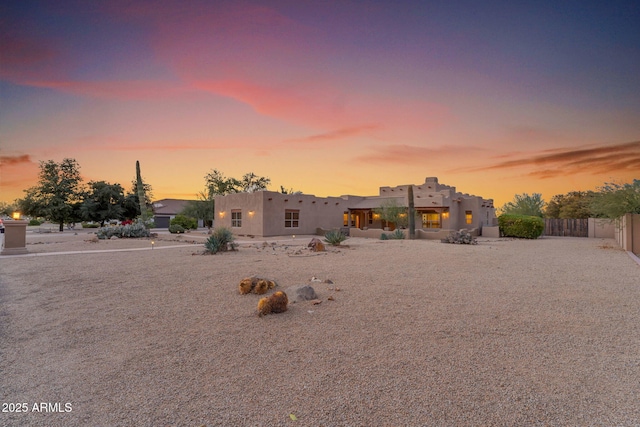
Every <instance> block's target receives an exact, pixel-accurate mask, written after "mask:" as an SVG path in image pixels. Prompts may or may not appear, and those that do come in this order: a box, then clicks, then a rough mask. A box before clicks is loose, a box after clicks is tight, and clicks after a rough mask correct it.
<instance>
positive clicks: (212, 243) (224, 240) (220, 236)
mask: <svg viewBox="0 0 640 427" xmlns="http://www.w3.org/2000/svg"><path fill="white" fill-rule="evenodd" d="M233 239H234V238H233V233H232V232H231V230H229V229H228V228H226V227H218V228H216V229H215V230H213V233H212V234H211V236H209V238H208V239H207V241H206V242H205V243H204V247H205V249H206V251H207V252H209V253H211V254H217V253H218V252H225V251H227V250H229V249H231V250H235V248H236V247H235V245H234V243H233Z"/></svg>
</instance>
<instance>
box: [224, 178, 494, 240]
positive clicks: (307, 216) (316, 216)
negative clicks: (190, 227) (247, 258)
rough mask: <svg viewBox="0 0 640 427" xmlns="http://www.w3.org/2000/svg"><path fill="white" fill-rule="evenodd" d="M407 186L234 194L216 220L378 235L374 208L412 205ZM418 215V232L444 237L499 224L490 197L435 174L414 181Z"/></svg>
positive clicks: (261, 230) (244, 227)
mask: <svg viewBox="0 0 640 427" xmlns="http://www.w3.org/2000/svg"><path fill="white" fill-rule="evenodd" d="M408 187H409V186H408V185H400V186H397V187H381V188H380V194H379V195H378V196H371V197H364V196H340V197H316V196H313V195H307V194H282V193H278V192H273V191H258V192H254V193H235V194H229V195H226V196H217V197H216V199H215V205H216V212H215V220H216V225H219V226H225V227H228V228H230V229H231V230H232V231H233V232H234V234H237V235H246V236H260V237H264V236H283V235H293V234H317V233H318V232H319V231H321V230H327V229H346V230H349V234H350V235H352V236H362V237H380V234H381V233H382V232H383V230H384V228H387V229H389V230H393V229H394V228H395V225H394V224H384V223H383V222H382V221H381V219H380V217H379V215H378V214H376V213H375V211H374V210H375V209H376V208H379V207H381V206H382V205H383V204H384V203H385V201H387V200H389V199H395V202H396V204H397V205H398V206H408V200H407V189H408ZM413 193H414V204H415V209H416V213H417V214H418V218H417V220H416V230H417V231H416V237H418V238H427V239H429V238H433V239H436V238H443V237H446V236H447V235H448V234H449V232H450V231H452V230H459V229H461V228H466V229H469V230H472V231H473V232H474V234H476V235H478V234H481V232H482V227H483V226H494V225H496V224H495V223H496V216H495V209H494V207H493V200H492V199H483V198H482V197H478V196H472V195H469V194H463V193H459V192H457V191H456V188H455V187H450V186H448V185H443V184H440V183H438V179H437V178H435V177H429V178H426V180H425V182H424V184H420V185H413Z"/></svg>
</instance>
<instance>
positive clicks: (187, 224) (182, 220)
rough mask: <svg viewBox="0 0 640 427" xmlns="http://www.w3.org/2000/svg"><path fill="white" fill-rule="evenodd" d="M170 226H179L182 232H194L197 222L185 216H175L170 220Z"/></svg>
mask: <svg viewBox="0 0 640 427" xmlns="http://www.w3.org/2000/svg"><path fill="white" fill-rule="evenodd" d="M170 225H179V226H181V227H182V228H183V229H184V230H195V229H197V228H198V220H197V219H195V218H191V217H188V216H186V215H176V217H175V218H173V219H172V220H171V222H170ZM183 232H184V231H183Z"/></svg>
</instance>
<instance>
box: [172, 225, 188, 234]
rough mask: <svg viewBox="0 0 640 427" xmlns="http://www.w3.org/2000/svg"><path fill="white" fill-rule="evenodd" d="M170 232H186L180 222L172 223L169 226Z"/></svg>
mask: <svg viewBox="0 0 640 427" xmlns="http://www.w3.org/2000/svg"><path fill="white" fill-rule="evenodd" d="M169 233H174V234H175V233H184V227H183V226H181V225H179V224H171V225H170V226H169Z"/></svg>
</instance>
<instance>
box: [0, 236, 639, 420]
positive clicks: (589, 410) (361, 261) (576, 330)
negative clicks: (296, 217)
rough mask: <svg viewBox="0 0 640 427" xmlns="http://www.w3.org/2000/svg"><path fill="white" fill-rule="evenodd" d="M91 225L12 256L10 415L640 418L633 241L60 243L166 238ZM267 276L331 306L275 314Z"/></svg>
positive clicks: (4, 318)
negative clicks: (264, 302) (106, 233)
mask: <svg viewBox="0 0 640 427" xmlns="http://www.w3.org/2000/svg"><path fill="white" fill-rule="evenodd" d="M63 235H64V236H65V237H64V238H63V237H62V236H63ZM87 236H89V235H86V234H79V235H77V236H76V235H74V236H72V237H69V236H68V235H65V234H64V233H62V234H57V233H52V234H51V235H49V236H36V237H30V238H29V240H28V242H29V244H28V245H27V248H28V249H29V251H30V252H32V253H36V252H37V253H39V254H48V253H55V255H51V256H27V257H21V256H14V257H0V304H1V305H0V390H1V391H0V394H1V395H2V402H3V408H2V409H3V412H2V413H0V425H3V426H5V425H6V426H87V425H91V426H131V425H136V426H165V425H167V426H168V425H172V426H173V425H175V426H178V425H179V426H203V425H204V426H245V425H246V426H295V425H300V426H453V425H455V426H478V425H483V426H493V425H495V426H516V425H522V426H523V425H540V426H638V425H640V404H639V402H640V265H638V264H637V263H636V262H634V260H632V259H631V257H629V256H628V255H627V253H626V252H624V251H622V250H620V249H619V248H618V247H617V246H616V244H615V242H614V241H613V240H609V239H586V238H583V239H581V238H551V237H545V238H542V239H538V240H534V241H528V240H511V239H492V240H490V239H482V238H481V239H479V244H478V245H475V246H469V245H450V244H442V243H440V242H439V241H438V242H435V241H426V240H415V241H392V240H390V241H378V240H368V239H357V238H352V239H348V240H347V241H346V242H344V244H345V245H346V247H343V248H332V247H329V248H328V251H327V252H325V253H318V254H315V253H311V252H308V250H307V249H306V243H307V242H308V239H306V237H305V238H302V237H300V238H298V239H296V240H282V241H269V242H268V243H267V244H266V245H265V246H263V244H262V243H263V241H264V240H262V239H254V240H255V241H252V242H243V243H242V244H241V245H240V248H239V250H238V251H237V252H229V253H223V254H218V255H215V256H203V255H200V252H201V251H202V249H203V248H202V245H201V244H195V245H191V246H184V245H185V243H184V241H185V240H186V241H196V242H201V241H203V238H201V237H199V236H194V237H189V236H184V237H182V238H173V237H169V236H167V237H166V238H164V239H163V238H162V237H161V238H159V239H156V240H157V241H156V242H155V247H156V250H138V251H121V252H120V251H114V252H105V253H102V252H85V253H71V254H69V253H67V254H60V252H68V251H96V250H112V249H127V248H149V247H150V240H146V239H142V240H124V239H122V240H118V241H100V242H97V243H95V242H91V241H89V239H90V237H87ZM38 239H40V240H38ZM187 244H188V243H187ZM167 246H175V247H171V248H165V249H162V248H163V247H167ZM160 249H162V250H160ZM251 275H258V276H263V277H267V278H271V279H275V280H276V281H277V282H278V284H279V286H278V287H277V288H276V290H283V289H286V288H287V287H288V286H292V285H296V284H301V283H309V284H311V285H312V286H313V287H314V288H315V290H316V292H317V293H318V296H319V299H320V300H321V301H322V302H321V304H318V305H314V304H312V303H311V302H302V303H295V304H291V305H290V306H289V310H288V311H287V312H285V313H282V314H274V315H268V316H265V317H258V316H256V315H255V309H256V305H257V302H258V300H259V299H260V297H261V296H259V295H254V294H249V295H240V294H239V293H238V289H237V287H238V283H239V281H240V280H241V279H242V278H244V277H246V276H251ZM312 277H316V278H319V279H320V280H325V279H330V280H331V281H332V282H333V283H324V282H310V279H311V278H312ZM330 297H331V299H329V298H330ZM23 403H24V404H26V409H27V410H26V412H20V413H16V412H15V409H16V407H17V406H16V405H15V404H20V406H19V408H21V409H25V406H23V405H22V404H23ZM41 403H46V405H44V406H43V407H41V405H40V404H41ZM11 405H13V406H11ZM34 407H35V409H38V410H34ZM11 408H13V409H14V411H13V412H5V409H6V410H7V411H9V410H10V409H11ZM42 408H44V410H41V409H42ZM292 418H296V419H295V420H294V419H292Z"/></svg>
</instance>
